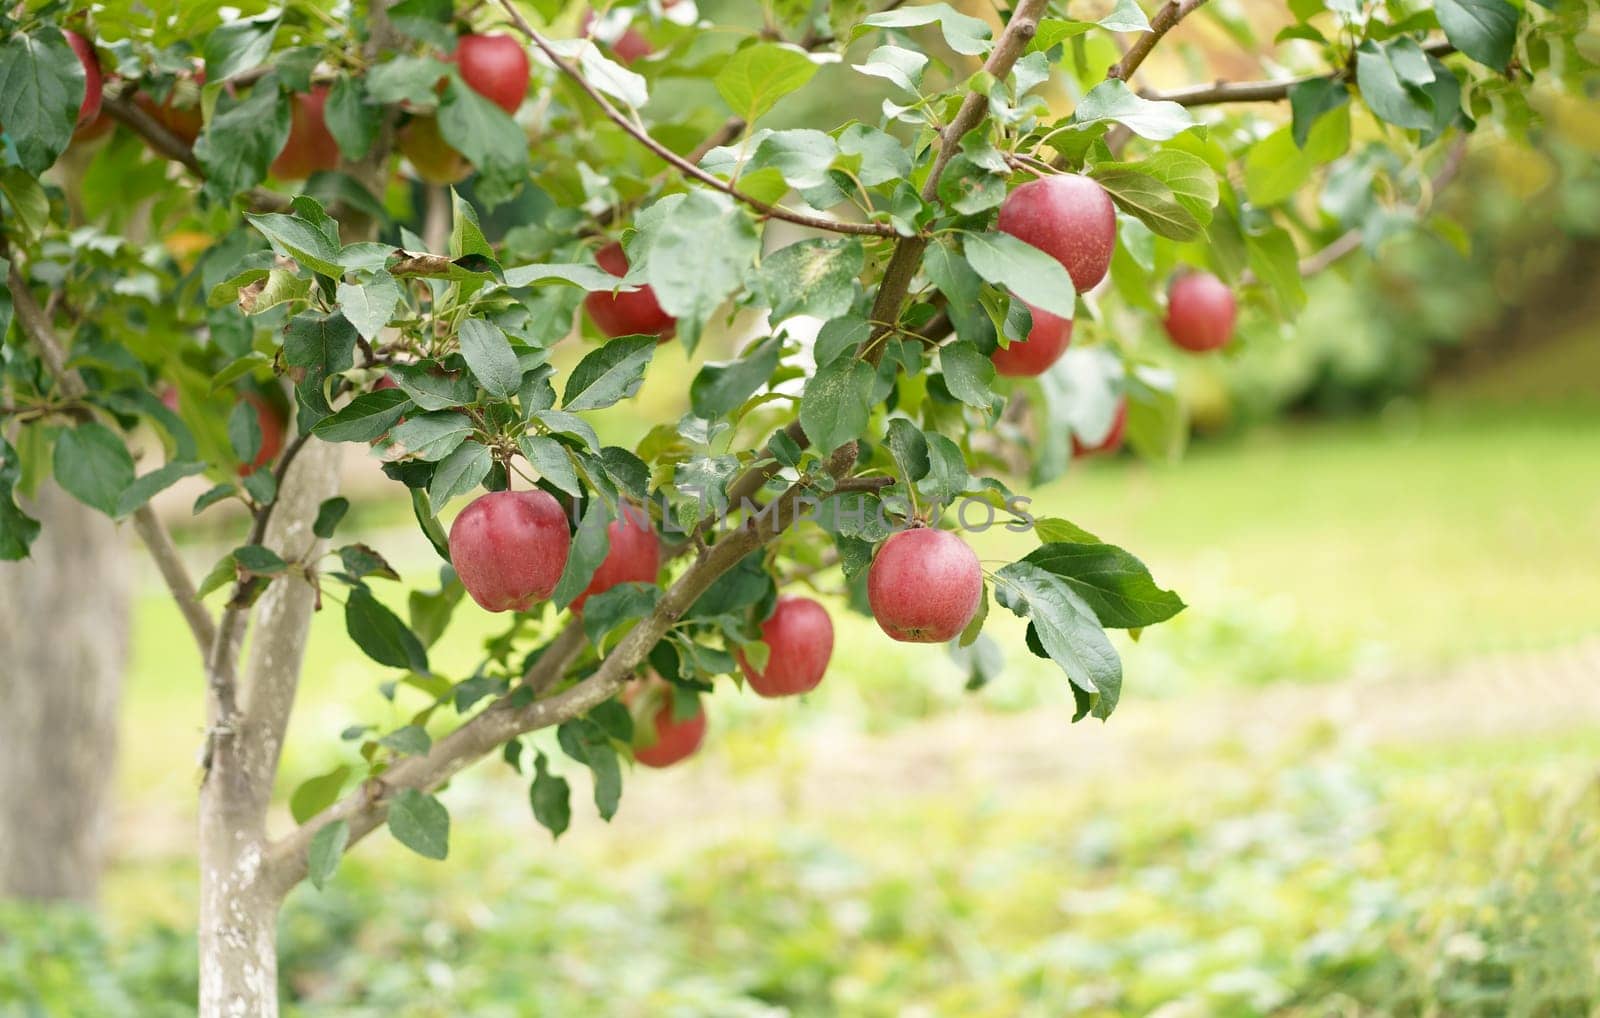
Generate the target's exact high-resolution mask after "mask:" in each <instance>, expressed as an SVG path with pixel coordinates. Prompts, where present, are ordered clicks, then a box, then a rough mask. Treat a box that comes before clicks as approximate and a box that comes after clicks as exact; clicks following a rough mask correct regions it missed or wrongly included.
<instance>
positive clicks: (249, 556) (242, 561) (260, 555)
mask: <svg viewBox="0 0 1600 1018" xmlns="http://www.w3.org/2000/svg"><path fill="white" fill-rule="evenodd" d="M233 560H234V561H235V562H237V563H238V564H239V565H240V566H241V567H243V568H244V569H247V570H249V571H250V572H252V573H256V574H257V575H260V576H276V575H277V574H279V573H282V572H284V571H285V570H287V569H288V568H289V563H287V562H285V561H284V560H283V558H282V557H281V556H279V555H278V553H277V552H275V551H273V550H272V549H271V548H265V547H262V546H261V545H259V544H246V545H243V546H241V547H238V548H235V549H233Z"/></svg>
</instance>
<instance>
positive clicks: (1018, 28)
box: [857, 0, 1047, 365]
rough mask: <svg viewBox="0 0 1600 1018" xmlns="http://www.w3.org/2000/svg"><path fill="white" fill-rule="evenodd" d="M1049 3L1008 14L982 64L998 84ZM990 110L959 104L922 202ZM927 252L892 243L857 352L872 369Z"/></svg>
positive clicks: (976, 97) (979, 96)
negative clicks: (868, 327)
mask: <svg viewBox="0 0 1600 1018" xmlns="http://www.w3.org/2000/svg"><path fill="white" fill-rule="evenodd" d="M1046 7H1047V4H1046V2H1045V0H1022V2H1021V3H1020V4H1018V5H1017V8H1016V10H1015V12H1013V13H1012V15H1011V21H1010V22H1009V23H1008V24H1007V25H1006V27H1005V31H1003V32H1001V33H1000V38H999V39H998V40H997V41H996V42H995V46H994V51H993V52H992V53H990V54H989V59H988V60H987V61H986V62H985V63H984V65H983V69H984V70H985V71H986V72H988V74H989V75H990V76H991V77H993V78H994V79H996V80H1000V81H1003V80H1005V77H1006V75H1008V74H1010V73H1011V67H1012V65H1013V64H1015V63H1016V62H1017V60H1018V58H1020V57H1021V56H1022V51H1023V50H1025V49H1027V47H1028V43H1029V42H1030V41H1031V40H1032V39H1033V34H1034V32H1036V31H1038V28H1039V18H1040V17H1042V16H1043V14H1044V12H1045V8H1046ZM988 109H989V96H988V95H987V94H986V93H984V92H981V91H978V90H976V89H974V90H972V91H969V92H968V93H967V96H966V98H965V99H963V100H962V101H961V108H960V110H958V111H957V113H956V116H955V119H954V120H952V121H950V123H949V124H948V125H947V126H946V127H945V129H944V130H943V131H942V132H941V133H940V135H939V151H938V153H937V154H936V155H935V156H934V159H933V168H932V169H931V170H930V171H929V172H928V179H927V180H926V181H924V182H923V185H922V200H923V201H932V200H933V199H934V198H935V197H937V196H938V193H939V177H940V175H941V174H943V173H944V168H945V166H946V165H947V164H948V163H949V162H950V160H951V159H952V158H954V157H955V154H956V152H957V151H958V150H959V147H960V144H961V139H962V138H963V137H965V136H966V134H967V132H969V131H971V130H972V129H974V128H975V127H977V126H978V125H979V124H980V123H982V122H983V117H984V114H985V113H987V112H988ZM927 249H928V240H927V238H926V237H921V236H917V237H902V238H901V239H900V241H899V243H897V244H896V245H895V248H894V254H892V255H891V256H890V257H889V264H888V266H887V267H886V268H885V269H884V270H883V279H882V280H881V281H880V282H879V283H878V295H877V297H876V298H875V299H874V301H873V304H872V320H873V321H875V322H880V323H884V324H880V325H878V326H876V327H875V328H874V329H873V330H872V333H871V334H870V335H869V336H868V337H867V338H866V339H865V340H863V341H862V343H861V346H860V348H859V349H858V350H857V354H858V355H859V356H863V357H865V358H866V359H867V360H868V361H870V362H871V363H872V364H874V365H876V364H877V363H878V361H880V360H882V358H883V344H882V342H881V340H882V339H883V336H884V334H886V333H887V332H889V331H890V329H891V328H892V327H893V323H896V322H898V321H899V320H900V308H901V305H903V304H904V303H905V299H906V294H907V293H909V292H910V290H911V280H912V279H913V278H914V277H915V276H916V274H917V268H918V267H919V266H920V265H921V264H922V255H923V252H925V251H926V250H927Z"/></svg>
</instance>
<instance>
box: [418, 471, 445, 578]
mask: <svg viewBox="0 0 1600 1018" xmlns="http://www.w3.org/2000/svg"><path fill="white" fill-rule="evenodd" d="M411 514H412V515H413V516H415V517H416V518H417V526H418V527H420V528H421V529H422V536H424V537H426V538H427V539H428V543H429V544H431V545H433V550H434V551H435V552H436V553H438V555H439V557H440V558H442V559H444V560H445V561H446V562H449V561H450V539H449V538H448V537H446V536H445V532H444V527H442V526H440V525H439V517H437V516H435V515H434V514H433V503H431V502H429V501H428V493H427V492H426V491H424V490H423V489H421V488H412V489H411Z"/></svg>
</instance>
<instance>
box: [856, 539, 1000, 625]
mask: <svg viewBox="0 0 1600 1018" xmlns="http://www.w3.org/2000/svg"><path fill="white" fill-rule="evenodd" d="M982 597H983V567H982V566H981V565H979V564H978V556H977V554H976V553H974V552H973V550H972V549H971V548H969V547H968V546H967V543H966V542H965V541H963V540H962V539H961V538H959V537H957V536H956V535H955V534H952V533H950V532H949V531H946V530H933V529H931V528H928V527H918V528H916V529H914V530H903V531H901V532H900V533H898V534H894V535H892V536H890V538H889V539H888V540H887V541H885V542H883V547H881V548H879V549H878V555H877V557H876V558H874V559H873V560H872V567H871V568H870V569H868V570H867V601H868V603H869V604H870V605H871V606H872V617H873V618H875V619H877V620H878V626H879V628H881V629H882V630H883V631H884V632H885V633H888V634H889V636H890V637H892V638H894V639H896V640H901V641H903V642H905V643H943V642H945V641H946V640H953V639H955V638H956V637H957V636H959V635H960V634H961V631H962V630H963V629H965V628H967V623H969V622H971V621H972V617H973V616H974V615H976V614H977V612H978V602H979V599H980V598H982Z"/></svg>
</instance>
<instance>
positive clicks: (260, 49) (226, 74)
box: [203, 14, 278, 84]
mask: <svg viewBox="0 0 1600 1018" xmlns="http://www.w3.org/2000/svg"><path fill="white" fill-rule="evenodd" d="M277 34H278V16H277V15H276V14H272V15H268V16H266V17H260V18H248V19H244V20H239V21H224V22H223V23H222V24H221V25H219V26H217V27H216V28H214V29H212V31H211V34H210V35H208V36H206V44H205V49H204V51H203V57H204V59H205V66H206V83H207V84H211V83H213V82H221V81H227V80H228V79H229V78H231V77H233V76H234V75H235V74H238V73H239V72H240V71H248V70H251V69H253V68H256V67H260V66H261V64H262V63H264V62H265V61H266V59H267V55H268V54H270V53H271V52H272V40H273V39H274V38H275V37H276V36H277Z"/></svg>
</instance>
